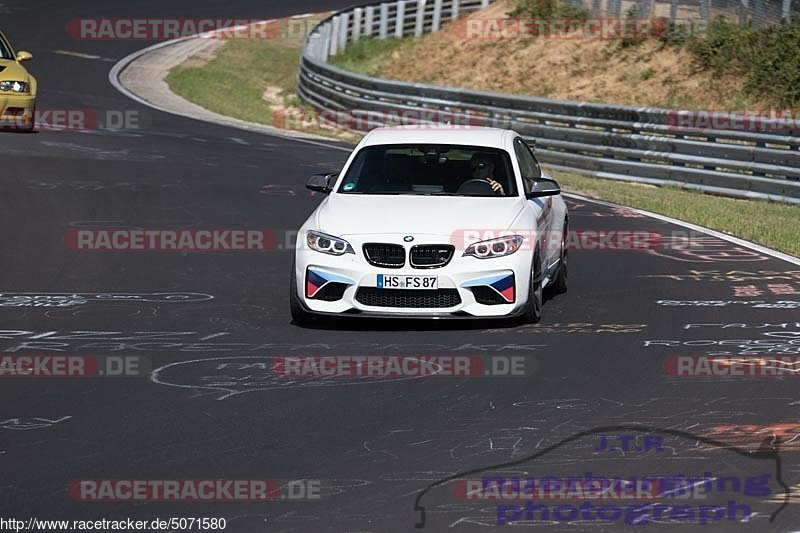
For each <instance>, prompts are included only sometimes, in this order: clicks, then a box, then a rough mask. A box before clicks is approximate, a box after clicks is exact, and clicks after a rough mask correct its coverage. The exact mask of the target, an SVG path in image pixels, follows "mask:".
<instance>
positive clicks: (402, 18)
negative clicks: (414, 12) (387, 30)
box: [394, 0, 406, 39]
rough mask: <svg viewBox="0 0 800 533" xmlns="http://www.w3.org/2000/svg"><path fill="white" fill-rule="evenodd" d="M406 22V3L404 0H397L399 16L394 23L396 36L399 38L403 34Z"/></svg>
mask: <svg viewBox="0 0 800 533" xmlns="http://www.w3.org/2000/svg"><path fill="white" fill-rule="evenodd" d="M405 22H406V3H405V1H404V0H398V1H397V16H396V20H395V25H394V36H395V37H397V38H398V39H399V38H401V37H402V36H403V26H405Z"/></svg>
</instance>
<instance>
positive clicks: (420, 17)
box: [414, 0, 426, 37]
mask: <svg viewBox="0 0 800 533" xmlns="http://www.w3.org/2000/svg"><path fill="white" fill-rule="evenodd" d="M425 1H426V0H417V12H416V15H417V18H416V21H415V22H414V37H421V36H422V30H423V27H424V23H425Z"/></svg>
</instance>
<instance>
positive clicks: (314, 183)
mask: <svg viewBox="0 0 800 533" xmlns="http://www.w3.org/2000/svg"><path fill="white" fill-rule="evenodd" d="M337 176H339V173H338V172H328V173H327V174H314V175H313V176H311V177H310V178H308V181H307V182H306V189H311V190H312V191H317V192H321V193H325V194H328V193H329V192H331V191H332V190H333V184H334V183H336V178H337Z"/></svg>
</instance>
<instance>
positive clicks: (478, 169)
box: [469, 152, 505, 195]
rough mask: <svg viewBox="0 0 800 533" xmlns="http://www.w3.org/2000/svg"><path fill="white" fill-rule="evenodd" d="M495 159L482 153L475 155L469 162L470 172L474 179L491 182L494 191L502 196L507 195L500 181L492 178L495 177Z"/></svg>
mask: <svg viewBox="0 0 800 533" xmlns="http://www.w3.org/2000/svg"><path fill="white" fill-rule="evenodd" d="M493 159H494V158H493V157H491V156H490V155H488V154H482V153H480V152H478V153H476V154H474V155H473V156H472V157H471V158H470V160H469V170H470V173H471V174H472V179H478V180H484V181H487V182H489V184H490V185H491V186H492V190H493V191H494V192H495V193H497V194H500V195H503V194H505V191H504V190H503V186H502V185H501V184H500V182H499V181H497V180H496V179H494V178H493V177H492V176H493V175H494V161H493Z"/></svg>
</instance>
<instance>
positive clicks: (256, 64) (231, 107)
mask: <svg viewBox="0 0 800 533" xmlns="http://www.w3.org/2000/svg"><path fill="white" fill-rule="evenodd" d="M315 20H318V17H315V18H312V19H309V22H308V23H307V27H309V28H310V27H312V26H313V22H314V21H315ZM282 23H283V24H284V25H285V21H282ZM303 40H304V37H303V36H300V35H298V36H296V37H282V38H274V39H249V40H248V39H242V40H229V41H226V42H225V43H224V44H223V45H222V46H221V47H220V48H219V49H217V50H216V53H215V54H214V55H213V57H211V58H208V57H205V58H202V60H201V61H198V58H196V57H195V58H189V59H188V60H187V61H186V62H185V63H184V64H182V65H178V66H177V67H175V68H173V69H172V70H170V72H169V74H168V75H167V77H166V82H167V84H168V85H169V87H170V90H172V91H173V92H174V93H176V94H178V95H180V96H182V97H184V98H186V99H187V100H189V101H191V102H194V103H196V104H198V105H200V106H202V107H204V108H206V109H208V110H210V111H214V112H215V113H219V114H221V115H226V116H229V117H233V118H238V119H240V120H246V121H248V122H255V123H258V124H267V125H270V126H276V127H279V128H284V129H292V130H296V131H303V132H306V133H314V134H318V135H324V136H327V137H332V138H335V139H337V140H349V141H352V140H354V139H356V138H357V137H356V136H354V135H351V134H349V133H344V132H340V131H337V130H335V129H334V128H332V127H327V126H325V125H324V124H323V125H322V126H321V124H320V122H321V121H320V120H319V119H318V117H317V113H316V111H315V110H314V109H313V108H311V107H309V106H306V105H304V104H303V103H302V102H301V101H300V99H299V98H298V97H297V94H296V92H295V90H296V80H297V71H298V68H299V64H300V53H301V50H302V46H303Z"/></svg>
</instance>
